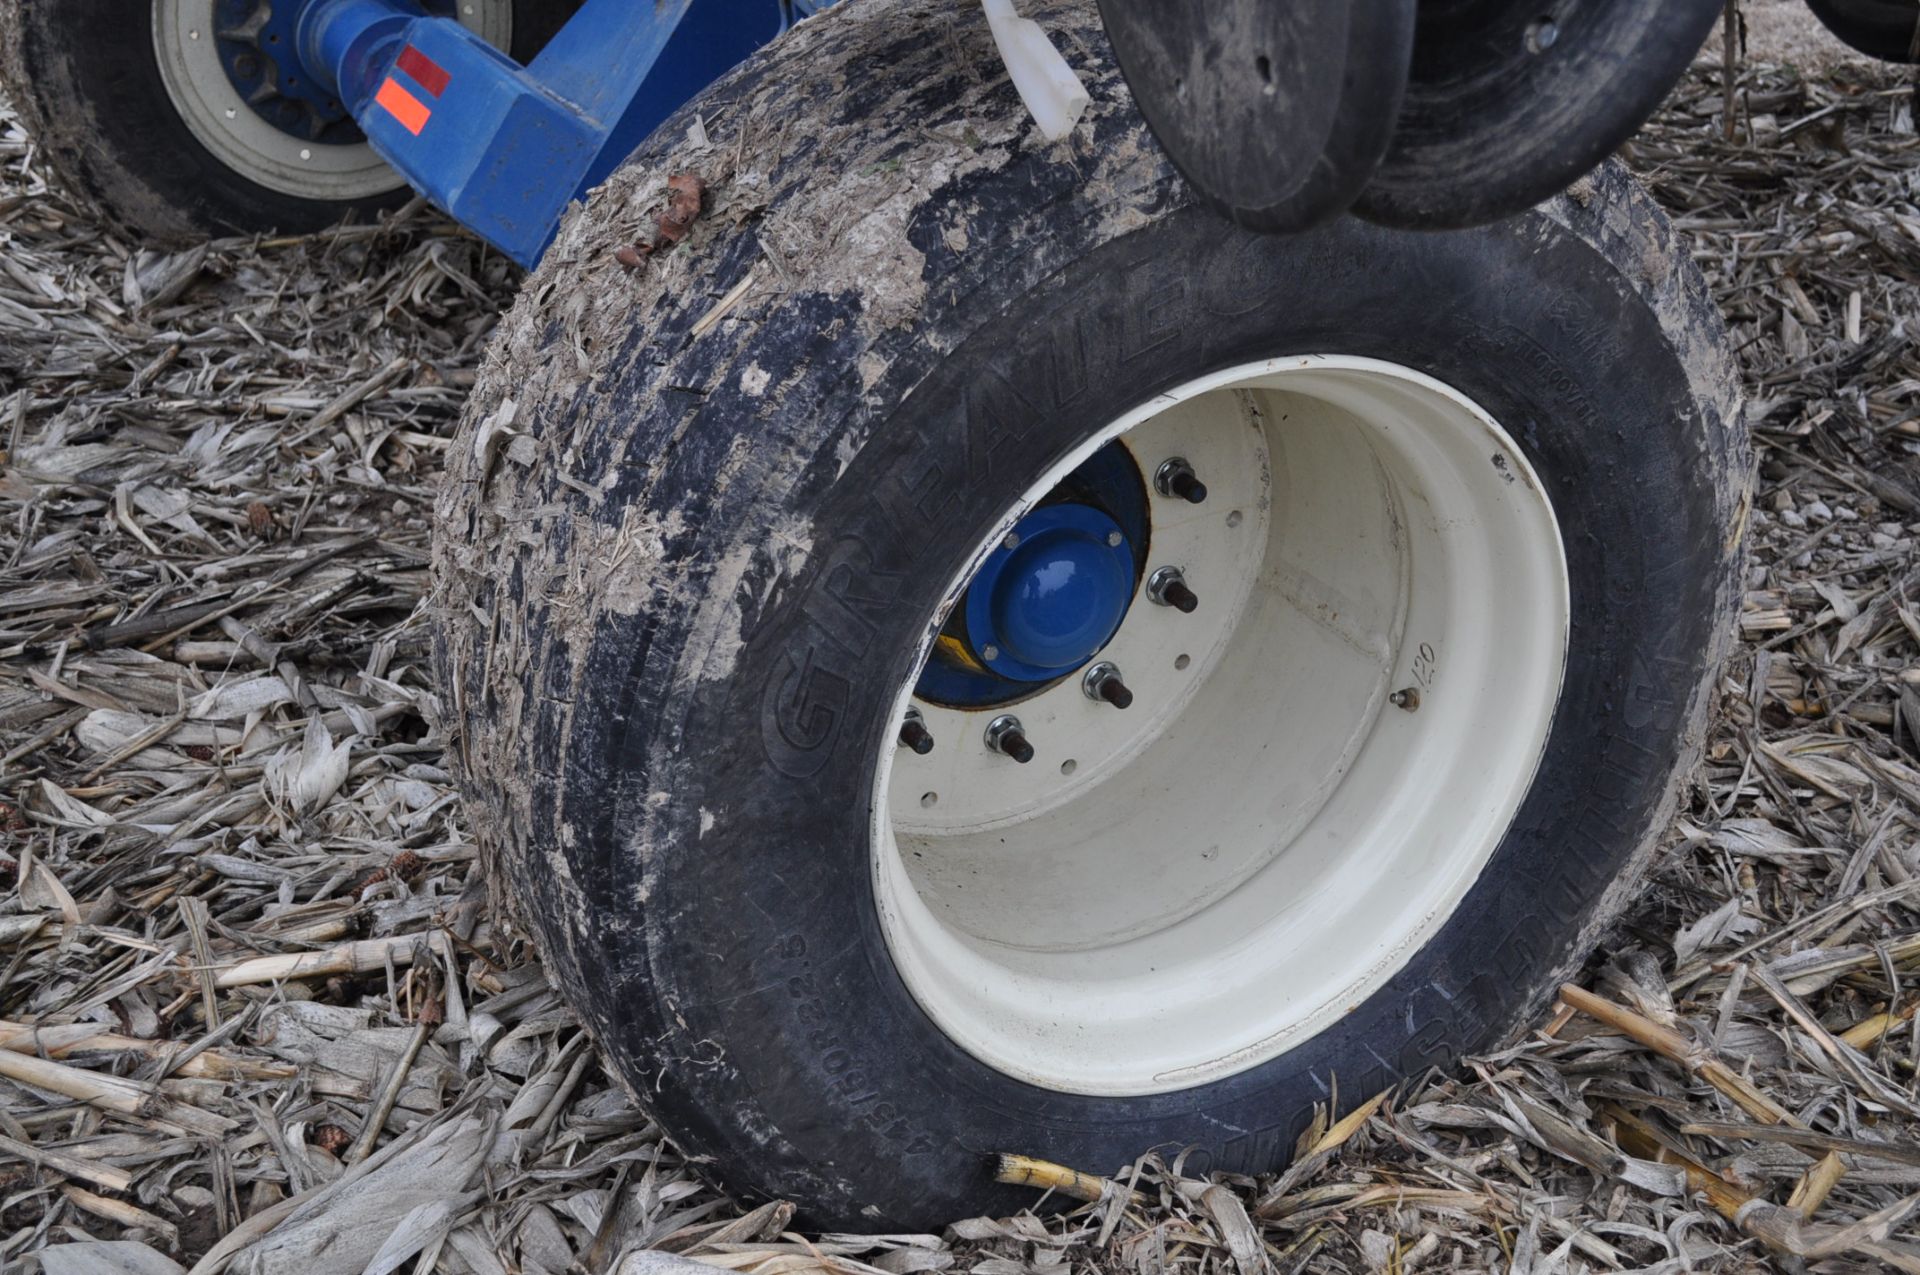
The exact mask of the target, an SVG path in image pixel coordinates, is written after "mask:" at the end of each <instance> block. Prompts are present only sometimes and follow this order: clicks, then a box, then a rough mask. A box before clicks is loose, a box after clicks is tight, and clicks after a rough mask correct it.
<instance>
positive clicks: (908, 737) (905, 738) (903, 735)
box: [900, 708, 933, 757]
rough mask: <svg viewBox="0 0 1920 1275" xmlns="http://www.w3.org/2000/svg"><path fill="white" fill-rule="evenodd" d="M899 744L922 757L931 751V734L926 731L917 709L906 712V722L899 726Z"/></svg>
mask: <svg viewBox="0 0 1920 1275" xmlns="http://www.w3.org/2000/svg"><path fill="white" fill-rule="evenodd" d="M900 742H901V743H902V744H904V745H905V746H906V747H908V748H911V749H912V750H913V751H914V752H916V753H919V754H920V755H921V756H922V757H925V756H926V755H927V754H928V753H930V752H932V751H933V732H932V731H930V730H928V729H927V722H926V719H925V718H923V717H921V716H920V710H919V709H917V708H910V709H908V710H907V720H906V721H904V722H902V723H901V725H900Z"/></svg>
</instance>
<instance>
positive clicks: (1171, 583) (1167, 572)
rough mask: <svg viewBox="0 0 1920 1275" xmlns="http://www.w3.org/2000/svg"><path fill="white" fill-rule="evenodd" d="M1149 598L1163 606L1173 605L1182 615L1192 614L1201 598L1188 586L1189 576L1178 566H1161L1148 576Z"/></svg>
mask: <svg viewBox="0 0 1920 1275" xmlns="http://www.w3.org/2000/svg"><path fill="white" fill-rule="evenodd" d="M1147 599H1148V600H1149V601H1151V602H1157V603H1159V604H1160V605H1161V606H1163V607H1172V608H1173V609H1174V610H1176V611H1179V612H1180V613H1181V614H1182V615H1191V614H1193V611H1194V609H1195V608H1197V607H1198V606H1199V605H1200V599H1199V598H1197V597H1195V596H1194V592H1193V590H1192V589H1189V588H1188V587H1187V577H1186V575H1185V574H1184V573H1183V572H1182V571H1181V570H1180V568H1178V567H1161V568H1160V569H1159V570H1158V571H1155V572H1154V573H1153V574H1152V575H1150V576H1148V577H1147Z"/></svg>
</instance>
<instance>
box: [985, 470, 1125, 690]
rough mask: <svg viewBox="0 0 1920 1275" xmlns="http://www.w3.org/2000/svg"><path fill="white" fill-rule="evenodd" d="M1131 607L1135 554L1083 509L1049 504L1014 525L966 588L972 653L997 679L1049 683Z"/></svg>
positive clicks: (1103, 520)
mask: <svg viewBox="0 0 1920 1275" xmlns="http://www.w3.org/2000/svg"><path fill="white" fill-rule="evenodd" d="M1132 600H1133V549H1132V547H1131V546H1130V545H1128V543H1127V538H1126V536H1125V535H1124V534H1122V532H1121V530H1120V524H1119V523H1117V522H1115V521H1114V520H1113V519H1112V518H1110V517H1108V516H1107V515H1106V514H1104V513H1102V512H1100V511H1099V510H1098V509H1094V508H1092V507H1091V506H1088V505H1049V506H1047V507H1045V508H1042V509H1036V510H1034V511H1033V512H1032V513H1030V514H1028V515H1027V516H1026V517H1024V518H1022V519H1021V520H1020V521H1019V522H1018V523H1017V524H1015V526H1014V529H1013V531H1012V533H1011V534H1010V535H1009V536H1008V537H1007V540H1006V541H1005V542H1003V543H1002V544H1001V545H1000V546H999V547H998V548H997V549H995V550H994V551H993V554H992V555H991V556H990V557H989V558H988V559H987V561H986V562H985V563H983V564H982V565H981V567H980V571H979V574H977V575H976V576H975V577H974V580H973V584H972V585H971V586H970V587H969V588H968V590H967V603H966V610H967V636H968V637H969V638H970V639H971V645H972V646H973V650H974V654H975V655H977V656H978V657H979V658H980V661H981V662H982V663H983V664H985V665H986V666H987V667H988V668H990V669H992V670H993V671H994V672H996V673H998V674H1000V676H1002V677H1008V678H1012V679H1014V680H1015V681H1020V682H1047V681H1052V680H1053V679H1054V678H1056V677H1059V676H1061V675H1062V674H1065V673H1070V672H1072V671H1073V670H1074V669H1076V668H1078V667H1080V666H1081V665H1082V664H1084V663H1086V662H1087V661H1088V660H1090V659H1092V658H1093V656H1094V653H1095V652H1097V651H1099V649H1100V648H1101V647H1103V646H1105V645H1106V644H1107V640H1108V639H1109V638H1111V637H1112V636H1113V632H1114V630H1115V629H1117V628H1119V627H1120V621H1121V619H1122V618H1123V617H1125V615H1126V613H1127V604H1128V603H1129V602H1131V601H1132Z"/></svg>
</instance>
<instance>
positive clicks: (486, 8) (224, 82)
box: [153, 0, 513, 202]
mask: <svg viewBox="0 0 1920 1275" xmlns="http://www.w3.org/2000/svg"><path fill="white" fill-rule="evenodd" d="M459 17H460V22H461V25H463V26H465V27H467V28H468V29H469V30H471V31H473V32H475V33H476V34H478V35H479V36H480V37H481V38H482V39H484V40H486V41H487V42H488V43H489V44H492V45H493V46H494V47H495V48H498V49H505V48H506V47H507V46H508V44H509V43H510V42H511V40H512V37H513V3H512V0H460V6H459ZM218 30H219V29H218V25H217V23H216V20H215V14H214V0H153V47H154V53H155V54H156V56H157V58H158V60H159V64H160V78H161V81H162V82H163V83H164V84H165V85H166V88H167V96H168V97H169V98H170V99H171V100H172V102H173V105H174V108H175V109H176V110H178V111H179V112H180V118H181V119H182V120H184V121H186V125H187V127H188V129H190V130H191V131H192V133H193V135H194V137H195V138H196V139H197V140H198V141H199V142H200V144H201V145H203V146H205V147H206V148H207V149H208V150H209V151H211V152H212V153H213V155H214V157H215V158H216V159H218V160H219V161H220V162H221V163H223V164H225V165H226V166H227V167H228V168H231V169H232V170H233V171H234V172H236V173H239V174H240V175H241V176H242V177H245V178H246V179H247V180H249V181H251V182H255V183H257V184H258V185H261V186H265V187H266V188H267V189H269V190H274V191H278V192H280V193H281V194H283V195H292V196H294V197H295V198H299V199H312V200H324V201H330V202H331V201H347V200H356V199H369V198H372V197H373V196H376V195H382V194H385V193H386V192H388V191H390V190H398V189H399V188H401V187H402V186H404V185H405V184H406V183H405V182H404V181H402V180H401V178H400V175H399V174H398V173H396V172H394V171H393V169H392V168H391V167H389V166H388V164H387V162H386V161H385V160H384V159H381V158H380V156H379V155H378V154H377V153H376V152H375V151H374V149H373V147H372V146H370V145H368V144H367V143H366V142H364V141H360V142H355V143H352V144H350V145H327V144H324V143H321V142H315V141H309V140H305V139H302V138H299V137H295V136H294V135H292V134H291V133H287V132H283V131H282V130H280V129H278V128H276V127H274V125H273V124H271V123H269V122H268V121H267V120H265V119H263V118H262V117H261V116H260V115H259V114H257V113H256V112H255V111H254V109H253V108H252V107H251V106H250V105H248V103H247V101H246V99H245V98H243V97H242V96H241V94H240V90H239V89H238V88H237V87H235V85H234V83H233V81H232V80H231V79H229V78H228V76H227V71H226V68H225V67H224V66H223V65H222V64H221V61H220V51H219V41H218Z"/></svg>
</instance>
